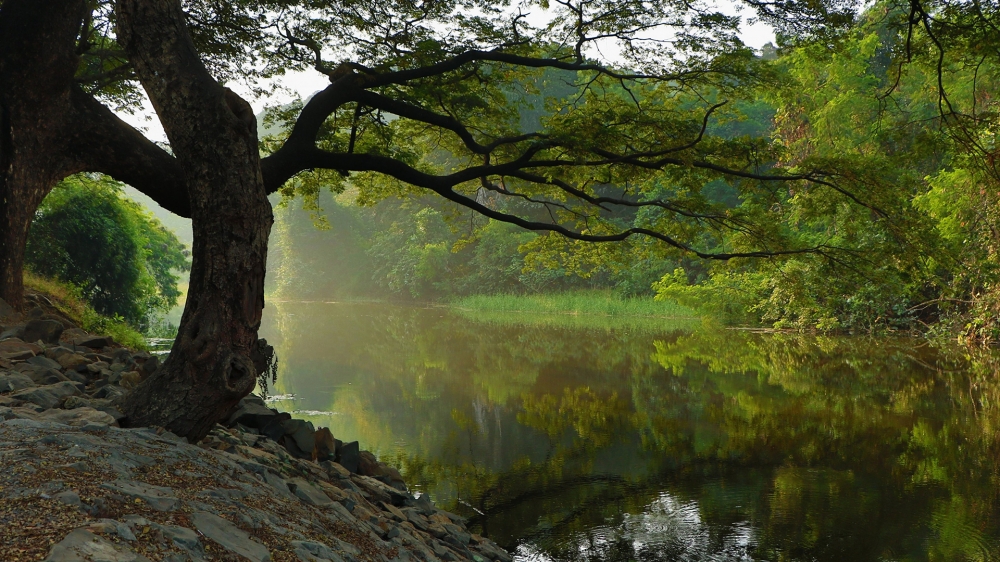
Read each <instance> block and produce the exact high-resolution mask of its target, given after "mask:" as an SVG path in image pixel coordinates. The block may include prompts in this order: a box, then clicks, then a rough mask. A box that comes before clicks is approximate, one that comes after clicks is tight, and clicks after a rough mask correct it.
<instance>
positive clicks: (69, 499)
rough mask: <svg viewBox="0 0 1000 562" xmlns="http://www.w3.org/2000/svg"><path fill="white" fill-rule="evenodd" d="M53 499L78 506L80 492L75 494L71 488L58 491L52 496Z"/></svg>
mask: <svg viewBox="0 0 1000 562" xmlns="http://www.w3.org/2000/svg"><path fill="white" fill-rule="evenodd" d="M52 497H54V498H55V499H57V500H59V501H61V502H63V503H64V504H66V505H71V506H73V507H80V505H81V503H80V494H77V493H76V492H74V491H73V490H68V491H65V492H59V493H58V494H56V495H54V496H52Z"/></svg>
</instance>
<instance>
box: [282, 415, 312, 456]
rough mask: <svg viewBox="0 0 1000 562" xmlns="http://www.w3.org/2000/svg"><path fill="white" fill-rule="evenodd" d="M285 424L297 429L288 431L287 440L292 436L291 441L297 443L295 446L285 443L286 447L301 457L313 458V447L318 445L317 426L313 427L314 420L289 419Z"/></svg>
mask: <svg viewBox="0 0 1000 562" xmlns="http://www.w3.org/2000/svg"><path fill="white" fill-rule="evenodd" d="M283 425H285V427H286V428H287V427H290V426H293V425H294V427H295V429H294V430H293V431H290V432H288V434H287V437H286V440H287V439H288V438H291V441H292V442H293V443H295V448H294V449H293V448H291V447H288V445H287V444H285V448H286V449H288V452H290V453H292V454H293V455H295V456H296V457H299V458H300V459H311V458H312V453H313V449H314V448H315V447H316V428H315V427H313V424H312V422H307V421H303V420H288V422H285V423H284V424H283Z"/></svg>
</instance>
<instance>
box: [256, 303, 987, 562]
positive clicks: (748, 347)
mask: <svg viewBox="0 0 1000 562" xmlns="http://www.w3.org/2000/svg"><path fill="white" fill-rule="evenodd" d="M266 311H267V313H268V314H267V316H266V318H265V324H266V325H265V327H264V329H263V333H264V335H265V337H267V338H268V340H269V341H271V342H274V343H275V344H276V347H277V349H278V353H279V357H280V361H281V363H280V365H281V367H280V369H281V372H280V375H279V383H278V388H277V391H279V392H282V393H290V394H294V395H296V397H297V399H296V400H293V401H284V402H279V403H278V404H280V405H281V406H282V407H283V408H285V409H288V410H297V411H300V412H310V413H311V414H314V415H313V416H312V417H311V418H310V419H312V420H313V421H314V422H315V423H317V424H320V425H327V426H329V427H330V428H331V429H332V430H333V432H334V434H335V435H337V436H338V437H340V438H346V439H358V440H360V441H361V442H362V443H363V444H364V446H366V447H368V448H370V449H372V450H374V451H375V452H376V453H377V454H379V455H380V456H383V457H391V458H392V459H393V460H394V461H395V462H396V463H398V464H399V465H400V466H401V467H402V468H403V472H404V474H405V476H406V477H407V481H408V482H410V483H411V484H412V485H415V486H417V487H419V488H420V489H422V490H423V491H426V492H428V493H430V494H431V495H432V496H434V498H435V499H436V501H438V502H439V503H443V504H445V505H446V506H448V507H449V508H450V509H452V510H454V511H457V512H459V513H461V514H463V515H465V516H467V517H468V518H469V519H470V522H471V524H472V526H473V527H475V528H477V529H478V530H479V531H481V532H483V533H484V534H487V535H489V536H490V537H492V538H493V539H494V540H496V541H497V542H499V543H500V544H501V545H503V546H505V547H506V548H508V549H511V550H514V551H517V552H518V553H519V557H520V558H522V559H524V560H587V561H591V560H592V561H598V560H601V561H612V560H613V561H617V560H622V561H625V560H641V561H660V560H838V561H840V560H989V559H993V558H996V557H997V556H1000V549H998V544H997V539H998V537H1000V525H998V514H997V507H998V505H1000V504H998V503H997V494H998V489H1000V487H998V484H1000V482H998V480H1000V478H998V476H1000V474H998V468H1000V463H998V459H1000V439H998V430H1000V407H998V405H1000V383H998V381H997V377H996V373H997V366H998V365H1000V361H998V357H997V356H996V355H995V354H993V353H990V352H976V353H971V352H968V351H967V350H949V349H945V350H941V349H934V348H931V347H930V346H927V345H918V342H916V341H911V340H904V339H861V338H824V337H796V336H788V335H764V334H753V333H747V332H738V331H732V330H721V329H712V328H697V329H691V327H690V326H687V327H684V328H683V329H673V330H671V329H668V328H656V327H651V326H649V325H643V326H629V325H625V324H621V323H618V324H616V325H605V326H600V325H596V326H592V327H590V328H587V329H581V328H579V327H562V326H560V325H558V324H552V323H535V324H530V325H523V324H519V323H516V322H498V321H489V322H482V321H476V320H475V319H470V318H464V317H461V316H459V315H456V314H453V313H450V312H449V311H447V310H445V309H434V308H432V309H417V308H404V307H396V306H389V305H373V304H363V305H362V304H354V305H348V304H328V305H322V304H293V303H278V304H275V305H269V306H268V308H267V309H266ZM595 322H599V320H595Z"/></svg>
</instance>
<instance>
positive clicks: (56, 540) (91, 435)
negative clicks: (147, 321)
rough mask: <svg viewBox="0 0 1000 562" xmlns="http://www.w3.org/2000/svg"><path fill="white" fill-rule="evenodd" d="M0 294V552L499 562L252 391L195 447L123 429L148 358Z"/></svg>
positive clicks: (114, 557) (54, 560)
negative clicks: (126, 403) (124, 403)
mask: <svg viewBox="0 0 1000 562" xmlns="http://www.w3.org/2000/svg"><path fill="white" fill-rule="evenodd" d="M39 304H42V305H43V306H40V307H38V308H35V309H33V310H32V311H31V312H30V313H29V314H28V315H27V317H21V316H17V315H14V314H13V312H12V311H11V310H10V309H9V308H5V305H4V303H3V302H2V301H0V468H2V470H0V560H2V561H4V562H20V561H22V560H47V561H51V562H144V561H161V560H162V561H169V562H187V561H192V562H200V561H203V560H222V561H236V560H241V561H243V560H250V561H253V562H263V561H268V560H271V561H276V562H280V561H297V562H298V561H301V562H325V561H329V562H355V561H357V562H386V561H409V560H413V561H426V562H434V561H437V560H443V561H459V560H471V561H475V562H486V561H491V562H498V561H499V562H509V561H510V556H509V555H508V554H507V553H506V552H504V551H503V550H502V549H500V548H499V547H497V546H496V545H495V544H494V543H492V542H491V541H489V540H486V539H484V538H482V537H480V536H478V535H475V534H473V533H470V532H469V531H468V530H467V529H466V527H465V525H464V521H463V520H462V519H461V518H460V517H458V516H457V515H454V514H451V513H448V512H446V511H442V510H439V509H436V508H435V507H434V506H433V504H432V503H431V502H430V501H428V499H427V497H426V496H417V495H414V494H411V493H410V492H408V491H407V488H406V485H405V483H404V482H403V479H402V477H401V476H400V474H399V472H398V471H396V470H395V469H394V468H392V467H389V466H386V465H385V464H383V463H380V462H378V460H377V459H376V458H375V457H374V455H372V454H371V453H368V452H367V451H361V450H360V449H359V447H358V443H357V442H353V443H343V442H341V441H339V440H337V439H335V438H334V437H333V435H332V434H330V432H329V430H328V429H326V428H320V429H319V430H316V429H314V428H313V427H312V425H311V424H309V423H308V422H304V421H302V420H295V419H292V418H291V417H290V416H289V415H288V414H283V413H278V412H276V411H274V410H271V409H270V408H267V407H266V406H265V404H264V403H263V401H261V400H260V399H258V398H255V397H249V398H248V399H245V400H244V401H243V402H241V404H240V408H239V409H238V410H237V411H236V412H234V413H233V414H232V415H231V416H230V417H229V419H228V420H227V425H228V427H226V426H223V425H219V426H217V427H216V428H215V429H214V430H213V431H212V432H211V433H210V434H209V436H208V437H206V438H205V439H204V440H202V441H201V442H200V443H198V444H190V443H188V442H187V441H186V440H184V439H181V438H179V437H177V436H175V435H173V434H171V433H169V432H167V431H164V430H163V429H162V428H121V427H118V421H119V420H121V419H122V415H121V413H120V412H119V411H118V410H117V409H115V407H114V402H113V401H114V399H116V398H118V397H120V396H122V395H124V394H125V393H127V392H128V389H129V388H130V387H131V386H132V385H134V384H136V383H138V382H139V381H140V380H141V379H142V378H143V377H144V376H146V375H147V374H148V373H151V372H152V371H153V370H154V369H155V368H156V367H157V366H158V361H157V358H156V357H154V356H150V355H149V354H146V353H141V352H140V353H134V352H131V351H129V350H127V349H124V348H121V347H119V346H117V345H116V344H115V343H114V342H113V341H111V340H110V339H109V338H104V337H96V336H93V335H91V334H87V333H85V332H83V331H82V330H80V329H79V328H76V327H75V326H73V325H72V323H71V322H70V321H69V320H67V319H66V318H64V317H61V316H60V315H58V314H57V313H56V312H55V311H54V310H52V309H50V308H48V307H46V306H44V302H39Z"/></svg>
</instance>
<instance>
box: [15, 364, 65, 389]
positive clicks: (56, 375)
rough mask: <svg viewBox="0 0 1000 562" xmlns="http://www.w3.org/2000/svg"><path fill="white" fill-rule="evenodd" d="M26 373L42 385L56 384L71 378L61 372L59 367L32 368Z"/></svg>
mask: <svg viewBox="0 0 1000 562" xmlns="http://www.w3.org/2000/svg"><path fill="white" fill-rule="evenodd" d="M25 374H27V375H28V376H29V377H31V380H33V381H35V383H37V384H40V385H49V384H56V383H60V382H65V381H68V380H69V378H68V377H67V376H66V375H64V374H62V373H60V372H59V371H58V370H57V369H46V368H43V367H37V368H34V369H31V370H30V371H26V373H25Z"/></svg>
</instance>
